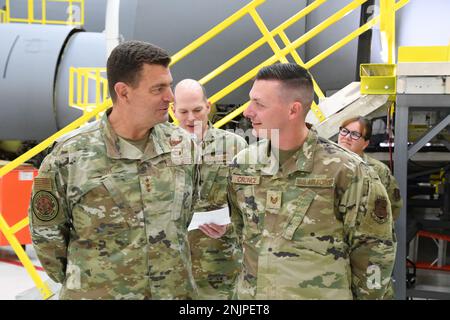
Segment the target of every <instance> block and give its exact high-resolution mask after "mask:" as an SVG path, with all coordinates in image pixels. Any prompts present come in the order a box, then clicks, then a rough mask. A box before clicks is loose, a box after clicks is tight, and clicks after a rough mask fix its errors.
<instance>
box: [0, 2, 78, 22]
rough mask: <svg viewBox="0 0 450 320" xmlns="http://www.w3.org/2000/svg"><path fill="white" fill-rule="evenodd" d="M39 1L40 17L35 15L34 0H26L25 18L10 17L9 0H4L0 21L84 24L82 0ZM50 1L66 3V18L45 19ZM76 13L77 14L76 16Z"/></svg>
mask: <svg viewBox="0 0 450 320" xmlns="http://www.w3.org/2000/svg"><path fill="white" fill-rule="evenodd" d="M39 1H40V3H41V17H40V19H39V18H36V17H35V9H36V7H37V6H36V4H35V1H34V0H27V14H26V17H25V18H18V17H11V4H10V2H11V1H10V0H6V5H5V10H1V11H0V23H11V22H19V23H28V24H33V23H37V24H58V25H75V26H82V25H84V0H39ZM50 3H65V4H67V14H68V18H67V20H53V19H47V6H48V5H49V4H50ZM77 15H79V16H78V17H77Z"/></svg>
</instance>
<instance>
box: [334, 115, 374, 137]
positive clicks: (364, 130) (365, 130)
mask: <svg viewBox="0 0 450 320" xmlns="http://www.w3.org/2000/svg"><path fill="white" fill-rule="evenodd" d="M353 122H358V123H359V125H360V126H361V134H362V137H363V138H364V140H370V138H372V123H371V122H370V120H369V119H367V118H364V117H361V116H358V117H353V118H350V119H347V120H345V121H344V122H342V124H341V127H343V128H345V127H346V126H348V125H349V124H350V123H353Z"/></svg>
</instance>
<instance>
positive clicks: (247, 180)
mask: <svg viewBox="0 0 450 320" xmlns="http://www.w3.org/2000/svg"><path fill="white" fill-rule="evenodd" d="M260 180H261V177H259V176H256V177H255V176H240V175H237V174H233V175H232V176H231V182H233V183H238V184H259V183H260Z"/></svg>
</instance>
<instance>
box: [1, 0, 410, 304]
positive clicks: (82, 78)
mask: <svg viewBox="0 0 450 320" xmlns="http://www.w3.org/2000/svg"><path fill="white" fill-rule="evenodd" d="M42 1H43V2H42V3H43V7H42V20H35V19H34V18H33V19H32V22H30V19H18V18H13V19H15V21H18V20H20V21H21V22H27V23H36V22H42V23H43V22H44V21H45V22H46V23H52V21H49V20H47V19H46V18H47V17H46V13H45V12H46V11H45V10H44V9H46V0H42ZM47 1H52V2H69V4H70V7H71V6H72V3H73V2H79V3H81V6H82V12H81V17H82V19H81V21H82V22H84V0H47ZM326 1H327V0H316V1H314V2H312V3H311V4H310V5H308V6H307V7H305V8H304V9H303V10H301V11H299V12H298V13H297V14H295V15H294V16H292V17H291V18H289V19H288V20H286V21H285V22H283V23H282V24H280V25H279V26H278V27H276V28H275V29H273V30H272V31H269V30H268V29H267V27H266V25H265V24H264V22H263V21H262V19H261V17H260V16H259V15H258V13H257V12H256V7H257V6H259V5H260V4H262V3H263V2H265V0H253V1H252V2H250V3H249V4H248V5H247V6H245V7H243V8H242V9H240V10H239V11H237V12H236V13H235V14H233V15H232V16H230V17H229V18H227V19H226V20H224V21H223V22H222V23H220V24H218V25H217V26H216V27H214V28H213V29H211V30H210V31H208V32H207V33H205V34H204V35H202V36H201V37H199V38H198V39H197V40H195V41H194V42H192V43H191V44H190V45H188V46H187V47H185V48H184V49H182V50H181V51H179V52H178V53H176V54H175V55H173V56H172V63H171V65H174V64H175V63H177V62H178V61H179V60H181V59H182V58H183V57H185V56H187V55H189V54H191V53H192V52H193V51H194V50H196V49H197V48H199V47H200V46H202V45H203V44H204V43H206V42H207V41H209V40H210V39H212V38H213V37H214V36H216V35H218V34H219V33H221V32H222V31H223V30H225V29H226V28H227V27H229V26H230V25H231V24H233V23H234V22H236V21H238V20H239V19H241V18H242V17H243V16H244V15H246V14H250V16H251V17H252V18H253V20H254V22H255V24H256V25H257V27H258V28H259V30H260V31H261V33H262V35H263V37H262V38H261V39H259V40H257V41H256V42H254V43H253V44H251V45H250V46H249V47H247V48H246V49H244V50H243V51H241V52H240V53H238V54H237V55H235V56H234V57H233V58H231V59H230V60H228V61H227V62H226V63H224V64H222V65H221V66H219V67H217V68H216V69H215V70H213V71H212V72H211V73H209V74H208V75H206V76H204V77H203V78H202V79H200V82H201V83H202V84H204V83H206V82H208V81H210V80H211V79H213V78H214V77H216V76H218V75H219V74H221V73H222V72H223V71H225V70H227V69H228V68H229V67H231V66H232V65H234V64H235V63H236V62H238V61H239V60H241V59H242V58H244V57H246V56H247V55H248V54H250V53H251V52H253V51H255V50H256V49H257V48H259V47H260V46H261V45H263V44H265V43H268V44H269V46H270V47H271V48H272V50H273V51H274V55H273V56H272V57H270V58H268V59H266V60H265V61H263V62H262V63H260V64H259V65H258V66H256V67H254V68H253V69H252V70H250V71H248V72H247V73H246V74H244V75H243V76H241V77H239V78H238V79H237V80H235V81H234V82H232V83H231V84H230V85H229V86H228V87H226V88H224V89H222V90H221V91H219V92H217V93H216V94H214V95H213V96H212V97H211V98H210V99H209V100H210V102H216V101H218V100H220V99H222V98H223V97H224V96H226V95H227V94H228V93H230V92H232V91H233V90H234V89H236V88H237V87H238V86H240V85H241V84H243V83H245V82H247V81H248V80H250V79H251V78H252V77H253V76H254V75H256V73H257V71H258V70H259V69H260V68H261V67H263V66H266V65H270V64H272V63H274V62H276V61H277V60H279V61H282V62H285V61H287V59H286V55H288V54H290V55H291V56H292V57H293V58H294V60H295V61H296V63H298V64H300V65H303V66H305V67H306V68H307V69H309V68H311V67H312V66H314V65H315V64H317V63H318V62H320V61H322V60H323V59H325V58H326V57H328V56H329V55H330V54H332V53H333V52H335V51H336V50H338V49H339V48H341V47H342V46H344V45H345V44H347V43H348V42H349V41H351V40H352V39H354V38H355V37H357V36H359V35H360V34H362V33H363V32H365V31H366V30H368V29H369V28H371V27H373V26H374V25H375V24H376V23H378V22H379V21H380V20H381V21H382V26H381V28H380V29H381V30H382V32H384V33H385V34H386V36H385V38H386V41H388V48H389V49H388V50H389V52H390V59H393V57H395V52H394V54H392V50H393V43H394V41H395V38H394V37H395V35H393V32H395V20H393V18H394V19H395V16H394V14H393V10H392V8H394V9H395V10H398V9H400V8H401V7H403V6H404V5H405V4H406V3H408V2H409V0H400V1H398V2H396V3H395V0H388V1H389V2H388V3H387V2H385V3H383V1H382V3H383V6H384V8H382V10H381V12H380V15H381V17H380V16H378V17H375V18H373V19H372V20H370V21H369V22H367V23H366V24H365V25H363V26H361V27H359V28H358V29H357V30H355V31H353V32H352V33H350V34H349V35H347V36H346V37H344V38H343V39H341V40H339V41H338V42H336V43H335V44H333V45H332V46H331V47H330V48H328V49H326V50H324V51H323V52H321V53H320V54H318V55H317V56H316V57H314V58H313V59H311V60H310V61H308V62H306V63H305V62H304V61H303V60H302V59H301V58H300V56H299V55H298V53H297V52H296V49H297V48H298V47H300V46H301V45H303V44H304V43H306V42H307V41H309V40H310V39H311V38H313V37H314V36H316V35H317V34H319V33H320V32H322V31H323V30H324V29H325V28H327V27H329V26H330V25H332V24H333V23H335V22H336V21H338V20H340V19H342V18H343V17H344V16H345V15H346V14H348V13H349V12H351V11H353V10H354V9H355V8H356V7H358V6H359V5H361V4H363V3H364V2H366V1H367V0H355V1H352V2H351V3H350V4H348V5H347V6H346V7H344V8H343V9H341V10H339V11H338V12H336V13H335V14H334V15H332V16H331V17H329V18H328V19H326V20H325V21H323V22H322V23H320V24H319V25H317V26H316V27H315V28H313V29H311V30H309V31H308V32H307V33H305V34H304V35H303V36H301V37H299V38H298V39H296V40H295V41H290V40H289V39H288V37H287V35H286V33H285V30H286V28H288V27H289V26H291V25H292V24H293V23H295V22H296V21H298V20H299V19H300V18H302V17H304V16H305V15H307V14H309V13H310V12H311V11H313V10H315V9H316V8H318V7H319V6H320V5H322V4H323V3H325V2H326ZM31 2H32V1H31V0H30V3H31ZM386 3H387V4H386ZM31 6H32V5H31ZM29 8H30V7H29ZM29 10H30V11H29V16H30V15H31V16H33V14H34V9H33V10H31V9H29ZM389 10H390V12H388V11H389ZM9 12H10V11H9V0H6V10H3V19H4V20H6V21H7V22H8V21H12V20H10V16H9ZM386 12H388V13H386ZM70 15H72V10H70ZM1 17H2V11H1V10H0V19H1ZM69 18H71V17H69ZM22 20H23V21H22ZM380 24H381V22H380ZM276 35H278V36H279V37H280V38H281V40H282V41H283V44H284V45H285V47H284V48H283V49H281V48H280V47H279V46H278V44H277V43H276V41H275V39H274V37H275V36H276ZM102 72H105V69H104V68H71V69H70V78H69V104H70V105H71V106H74V107H78V108H80V109H82V110H83V115H82V116H81V117H80V118H78V119H77V120H75V121H73V122H72V123H70V124H69V125H67V126H66V127H64V128H63V129H61V130H60V131H58V132H57V133H55V134H53V135H52V136H50V137H49V138H47V139H46V140H44V141H43V142H41V143H40V144H39V145H37V146H36V147H34V148H32V149H31V150H29V151H27V152H26V153H24V154H22V155H21V156H20V157H18V158H17V159H15V160H14V161H12V162H10V163H8V164H7V165H5V166H4V167H2V168H0V177H2V176H3V175H5V174H7V173H8V172H10V171H11V170H13V169H15V168H16V167H18V166H19V165H21V164H22V163H24V162H26V161H27V160H29V159H30V158H32V157H34V156H35V155H37V154H38V153H40V152H42V151H43V150H44V149H46V148H47V147H49V146H50V145H51V144H52V143H53V142H54V141H55V140H56V139H58V138H59V137H60V136H62V135H64V134H66V133H68V132H70V131H72V130H74V129H76V128H78V127H80V126H81V125H83V124H84V123H86V122H88V121H89V120H90V119H91V118H92V117H94V116H97V115H98V114H99V113H100V112H104V111H105V110H106V109H107V108H109V107H110V106H111V105H112V102H111V100H110V99H109V98H108V85H107V80H106V79H105V78H104V77H102V76H101V73H102ZM75 76H77V81H76V83H77V92H76V99H75V81H74V77H75ZM89 80H94V81H95V99H94V101H91V100H90V95H89V91H88V90H89V84H90V82H89ZM82 84H83V85H82ZM102 86H103V89H102ZM314 90H315V93H316V95H317V96H318V97H319V98H323V97H324V94H323V92H322V91H321V90H320V87H319V86H318V85H317V83H316V82H315V81H314ZM248 104H249V102H246V103H245V104H244V105H242V106H240V107H239V108H237V109H235V110H233V111H232V112H231V113H229V114H227V115H226V116H225V117H224V118H222V119H221V120H219V121H217V122H216V123H215V124H214V126H215V127H217V128H218V127H221V126H223V125H224V124H225V123H227V122H228V121H230V120H232V119H233V118H235V117H236V116H237V115H239V114H241V113H242V112H243V111H244V110H245V109H246V108H247V106H248ZM313 111H314V112H315V113H316V115H317V116H318V118H319V119H320V120H321V112H320V110H319V109H318V108H317V109H316V110H314V109H313ZM169 113H170V114H171V116H172V117H173V112H172V110H169ZM28 223H29V221H28V218H25V219H23V220H22V221H20V222H19V223H17V224H16V225H14V226H13V227H9V226H8V225H7V223H6V221H5V220H4V219H3V217H2V215H1V213H0V230H1V231H2V232H3V233H4V234H5V235H6V236H7V239H8V241H9V243H10V244H11V245H12V246H13V249H14V251H15V252H16V253H17V254H18V256H19V258H20V259H21V261H22V263H23V264H24V266H25V267H26V269H27V272H28V273H29V274H30V276H31V277H32V278H33V281H35V283H36V285H37V287H38V288H39V290H40V292H41V294H42V295H43V297H44V298H45V299H47V298H48V297H50V296H51V291H50V290H49V289H48V287H47V286H46V284H45V283H43V282H42V280H41V279H40V277H39V275H38V274H37V272H36V270H35V268H34V266H32V265H31V262H30V261H29V259H28V257H27V256H26V254H25V252H24V251H23V249H22V248H21V246H20V244H19V242H18V241H17V239H16V238H15V235H14V233H16V232H17V231H19V230H20V229H22V228H24V227H25V226H26V225H28Z"/></svg>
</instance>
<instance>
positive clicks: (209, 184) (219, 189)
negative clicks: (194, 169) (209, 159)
mask: <svg viewBox="0 0 450 320" xmlns="http://www.w3.org/2000/svg"><path fill="white" fill-rule="evenodd" d="M201 170H202V171H204V174H203V173H202V181H200V184H201V186H200V188H201V192H200V195H201V198H202V199H205V200H207V201H208V203H210V204H211V205H213V206H222V205H223V204H225V203H226V202H227V177H228V167H226V166H223V165H218V164H214V165H204V167H203V168H202V169H201Z"/></svg>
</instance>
